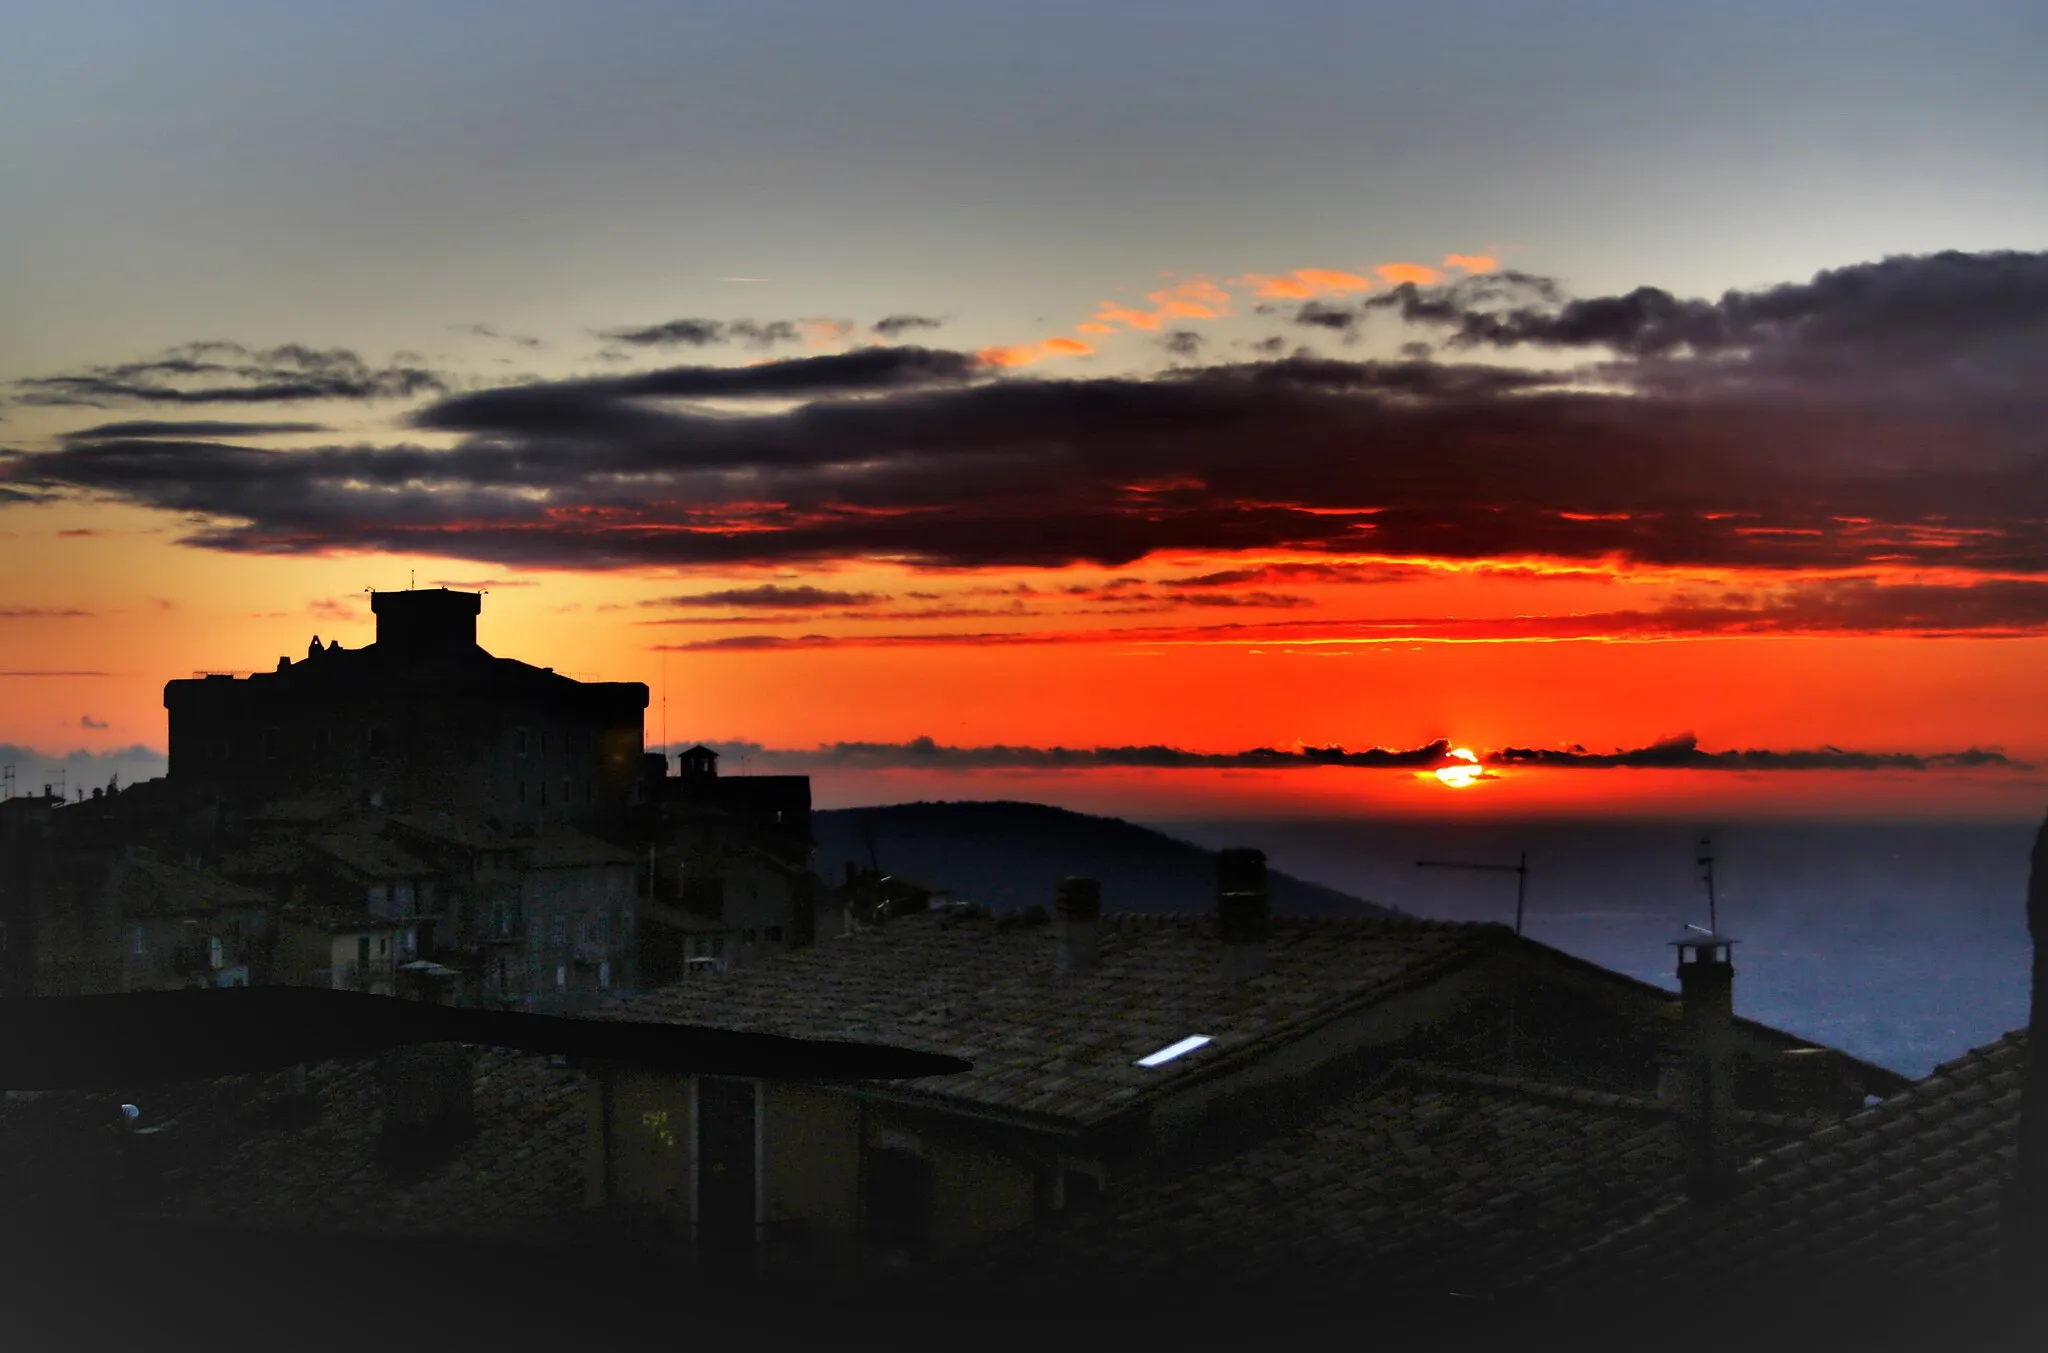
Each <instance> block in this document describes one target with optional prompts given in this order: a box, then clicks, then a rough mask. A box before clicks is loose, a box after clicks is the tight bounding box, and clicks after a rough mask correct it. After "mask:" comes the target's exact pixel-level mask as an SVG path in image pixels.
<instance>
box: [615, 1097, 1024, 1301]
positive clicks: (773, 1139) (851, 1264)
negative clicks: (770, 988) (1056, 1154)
mask: <svg viewBox="0 0 2048 1353" xmlns="http://www.w3.org/2000/svg"><path fill="white" fill-rule="evenodd" d="M605 1074H606V1075H607V1076H608V1078H609V1081H610V1085H611V1110H610V1112H611V1135H610V1137H609V1139H607V1137H606V1135H605V1132H604V1114H605V1108H604V1099H605V1095H604V1093H603V1091H602V1090H601V1089H600V1090H599V1092H598V1093H596V1094H593V1095H591V1096H590V1115H591V1116H590V1126H589V1133H588V1136H587V1138H586V1153H585V1167H586V1178H585V1190H584V1197H585V1200H586V1201H587V1202H588V1203H590V1204H591V1205H592V1206H598V1205H602V1204H604V1203H605V1201H606V1188H607V1183H609V1187H610V1190H611V1193H610V1199H611V1202H612V1205H613V1207H614V1208H615V1210H616V1211H617V1212H618V1213H619V1214H620V1215H621V1216H622V1217H623V1218H627V1219H630V1220H632V1221H634V1222H636V1223H637V1224H639V1225H640V1226H642V1227H649V1228H651V1229H653V1230H656V1231H658V1232H660V1233H662V1234H666V1235H669V1236H672V1237H673V1238H675V1239H676V1240H678V1241H680V1242H682V1243H684V1244H685V1245H687V1243H688V1241H689V1240H690V1237H691V1235H692V1231H693V1207H694V1192H693V1179H692V1172H693V1169H694V1165H693V1158H692V1150H693V1147H694V1144H695V1141H696V1137H695V1133H694V1124H693V1120H692V1117H691V1110H692V1105H693V1103H694V1100H693V1096H692V1092H691V1078H689V1077H684V1076H664V1075H657V1074H650V1073H644V1072H635V1071H624V1070H612V1071H609V1072H607V1073H605ZM760 1105H761V1109H760V1118H759V1141H760V1144H761V1154H760V1160H759V1166H758V1168H759V1171H760V1177H759V1197H760V1214H759V1217H758V1221H759V1222H760V1223H761V1226H760V1231H761V1236H760V1255H761V1258H762V1260H763V1262H764V1265H765V1266H766V1267H767V1268H768V1269H769V1271H770V1272H772V1273H773V1274H774V1275H775V1276H777V1277H780V1278H784V1279H795V1280H799V1281H808V1282H819V1283H836V1282H844V1281H848V1280H851V1279H854V1278H856V1277H858V1276H859V1275H860V1274H861V1273H863V1272H864V1271H873V1270H876V1269H878V1268H885V1267H887V1266H889V1265H890V1264H891V1263H892V1262H894V1261H895V1260H896V1259H897V1256H894V1255H892V1254H890V1253H887V1252H885V1251H883V1250H882V1249H879V1248H878V1247H876V1246H874V1245H871V1244H869V1243H868V1227H867V1220H868V1209H869V1207H870V1205H871V1204H872V1203H873V1202H874V1201H875V1199H874V1196H873V1192H872V1191H873V1188H874V1181H873V1179H872V1177H871V1167H872V1164H873V1157H872V1155H871V1154H870V1153H872V1152H875V1151H879V1150H882V1149H884V1148H885V1147H892V1146H893V1147H896V1148H899V1149H900V1148H903V1147H904V1146H906V1145H913V1146H914V1149H915V1152H916V1154H917V1156H918V1157H919V1159H920V1160H921V1161H922V1162H923V1164H924V1167H925V1168H926V1169H927V1170H928V1171H929V1179H930V1184H931V1204H932V1206H931V1210H930V1213H929V1216H928V1224H927V1229H926V1236H927V1243H926V1244H925V1246H923V1247H922V1252H921V1254H920V1255H918V1256H917V1257H918V1258H921V1259H927V1260H928V1259H931V1258H935V1257H938V1256H941V1255H944V1254H947V1253H951V1252H954V1251H957V1250H959V1249H962V1248H964V1247H967V1246H969V1245H973V1244H976V1243H978V1242H980V1241H982V1240H984V1239H987V1238H988V1237H990V1236H993V1235H996V1234H999V1233H1001V1232H1003V1231H1007V1230H1011V1229H1014V1228H1016V1227H1019V1226H1023V1225H1025V1224H1027V1223H1029V1222H1030V1221H1032V1220H1033V1219H1034V1218H1035V1217H1037V1216H1038V1215H1040V1213H1041V1211H1042V1208H1043V1204H1044V1201H1045V1200H1046V1199H1047V1198H1048V1197H1049V1196H1050V1187H1049V1186H1050V1178H1049V1167H1050V1162H1051V1161H1052V1159H1053V1155H1052V1153H1051V1151H1050V1149H1042V1150H1040V1151H1039V1152H1038V1153H1037V1154H1038V1155H1041V1156H1043V1157H1044V1159H1045V1161H1046V1166H1045V1167H1043V1168H1041V1167H1040V1166H1038V1165H1035V1164H1034V1163H1033V1152H1032V1151H1031V1150H1030V1149H1029V1148H1028V1147H1026V1146H1024V1145H1022V1144H1021V1143H1020V1144H1017V1145H1015V1146H1007V1147H1006V1144H1005V1143H1004V1142H1003V1140H1002V1133H1001V1132H990V1131H989V1130H988V1129H986V1128H984V1127H978V1126H973V1125H968V1124H965V1123H963V1122H961V1121H959V1120H957V1119H954V1118H952V1117H950V1116H948V1115H946V1114H943V1113H931V1112H927V1111H922V1110H917V1109H911V1108H906V1107H903V1106H899V1105H891V1104H886V1103H875V1102H872V1101H866V1100H864V1099H863V1098H861V1097H859V1096H856V1095H853V1094H849V1093H846V1092H844V1091H837V1090H832V1089H828V1088H824V1087H818V1086H808V1085H799V1084H787V1083H781V1082H769V1083H767V1084H766V1085H765V1087H764V1090H763V1092H762V1094H761V1099H760ZM607 1143H609V1147H610V1159H609V1168H610V1178H609V1181H607V1178H606V1166H607V1160H606V1156H607V1151H606V1147H607ZM905 1257H906V1258H907V1256H905Z"/></svg>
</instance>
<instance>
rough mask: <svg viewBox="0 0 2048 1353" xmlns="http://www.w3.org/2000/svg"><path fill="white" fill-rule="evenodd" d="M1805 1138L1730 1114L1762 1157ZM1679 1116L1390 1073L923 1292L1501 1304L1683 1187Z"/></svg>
mask: <svg viewBox="0 0 2048 1353" xmlns="http://www.w3.org/2000/svg"><path fill="white" fill-rule="evenodd" d="M1805 1127H1810V1124H1808V1125H1804V1126H1802V1125H1801V1124H1799V1123H1796V1122H1795V1121H1793V1120H1790V1119H1786V1118H1782V1117H1778V1116H1775V1115H1766V1114H1755V1113H1744V1114H1741V1115H1739V1123H1738V1132H1739V1133H1740V1138H1739V1141H1740V1144H1741V1146H1742V1147H1743V1148H1745V1149H1749V1150H1761V1149H1764V1148H1765V1147H1767V1146H1769V1145H1773V1144H1776V1143H1778V1142H1782V1141H1784V1140H1785V1139H1786V1138H1787V1137H1789V1136H1794V1135H1796V1134H1797V1133H1799V1132H1800V1131H1802V1130H1805ZM1683 1178H1684V1160H1683V1145H1682V1141H1681V1138H1680V1132H1679V1123H1678V1116H1677V1112H1676V1109H1675V1108H1674V1107H1673V1106H1672V1105H1670V1104H1668V1103H1664V1102H1660V1101H1658V1100H1654V1099H1644V1098H1639V1097H1635V1096H1629V1095H1617V1094H1609V1093H1606V1092H1603V1091H1597V1090H1586V1089H1578V1088H1571V1087H1562V1086H1552V1085H1545V1084H1539V1083H1536V1082H1532V1081H1527V1080H1519V1079H1510V1078H1506V1077H1500V1076H1490V1075H1483V1074H1478V1073H1473V1072H1461V1071H1453V1070H1449V1069H1445V1068H1441V1067H1435V1066H1427V1065H1422V1064H1418V1063H1413V1062H1403V1063H1398V1064H1397V1065H1396V1066H1395V1067H1394V1068H1393V1070H1392V1071H1390V1072H1389V1073H1388V1074H1387V1075H1386V1076H1384V1077H1382V1078H1381V1079H1380V1080H1379V1081H1378V1082H1376V1083H1375V1084H1374V1085H1372V1086H1371V1087H1369V1088H1367V1089H1366V1090H1363V1091H1361V1092H1360V1093H1358V1094H1356V1095H1354V1096H1352V1097H1351V1098H1349V1099H1347V1100H1345V1101H1343V1102H1342V1103H1340V1104H1339V1105H1338V1106H1336V1107H1335V1108H1333V1109H1331V1110H1329V1111H1326V1112H1325V1113H1323V1114H1322V1115H1320V1116H1318V1117H1317V1118H1315V1119H1313V1120H1312V1121H1310V1122H1309V1123H1307V1124H1305V1125H1304V1126H1302V1127H1301V1128H1300V1129H1298V1130H1296V1131H1294V1132H1291V1133H1289V1134H1286V1135H1283V1136H1280V1137H1277V1138H1274V1139H1272V1140H1270V1141H1267V1142H1265V1143H1262V1144H1260V1145H1258V1146H1255V1147H1253V1148H1252V1149H1250V1150H1247V1151H1244V1152H1242V1153H1240V1154H1237V1155H1234V1156H1231V1157H1229V1158H1228V1159H1225V1160H1222V1161H1219V1162H1216V1163H1214V1164H1211V1165H1208V1166H1206V1167H1204V1168H1201V1169H1197V1170H1194V1171H1191V1172H1187V1173H1184V1174H1179V1175H1175V1176H1170V1177H1163V1178H1158V1179H1155V1180H1153V1181H1150V1182H1138V1183H1136V1184H1134V1185H1132V1186H1130V1187H1129V1188H1128V1189H1127V1191H1123V1192H1119V1193H1113V1194H1112V1195H1111V1198H1110V1201H1109V1203H1108V1204H1107V1205H1105V1206H1104V1207H1102V1208H1100V1209H1097V1210H1092V1211H1085V1212H1073V1213H1067V1214H1062V1215H1059V1216H1057V1217H1055V1218H1053V1219H1051V1220H1050V1221H1048V1222H1046V1223H1043V1224H1040V1225H1038V1226H1034V1227H1032V1228H1030V1229H1028V1230H1026V1231H1025V1232H1023V1233H1020V1234H1017V1235H1014V1236H1011V1237H1008V1238H1005V1239H1003V1240H1001V1241H998V1242H995V1243H994V1244H992V1245H991V1246H988V1247H986V1248H984V1249H982V1250H979V1251H976V1252H974V1253H972V1254H970V1255H968V1256H967V1257H966V1258H965V1259H964V1260H962V1261H961V1262H959V1263H957V1264H953V1265H948V1266H945V1267H944V1268H943V1269H941V1270H939V1271H937V1272H935V1273H933V1274H930V1275H927V1276H926V1278H924V1279H922V1280H920V1281H921V1282H924V1283H929V1284H930V1285H931V1286H932V1287H933V1288H935V1289H937V1290H942V1291H948V1292H951V1293H953V1294H954V1295H955V1296H958V1297H962V1298H965V1299H966V1300H969V1301H983V1300H988V1299H990V1298H991V1297H992V1296H993V1295H996V1294H998V1293H1000V1292H1002V1291H1003V1290H1004V1288H1005V1286H1006V1285H1008V1284H1012V1283H1019V1282H1021V1283H1024V1284H1026V1285H1028V1286H1029V1287H1030V1288H1031V1289H1032V1290H1035V1291H1038V1292H1041V1293H1048V1292H1052V1291H1055V1290H1056V1291H1058V1292H1060V1293H1061V1294H1062V1296H1063V1298H1074V1299H1079V1300H1082V1301H1086V1300H1088V1299H1090V1298H1114V1299H1117V1300H1120V1301H1130V1300H1143V1301H1155V1300H1167V1301H1179V1300H1189V1299H1195V1298H1197V1297H1199V1298H1200V1299H1203V1300H1207V1299H1210V1298H1225V1299H1228V1298H1230V1297H1234V1296H1246V1295H1252V1294H1258V1293H1265V1294H1269V1295H1272V1294H1278V1293H1281V1292H1283V1291H1290V1290H1291V1291H1293V1292H1295V1293H1308V1294H1312V1293H1315V1292H1326V1293H1329V1294H1332V1295H1336V1294H1345V1293H1355V1292H1357V1291H1359V1290H1360V1289H1363V1288H1367V1287H1373V1288H1378V1289H1380V1290H1385V1291H1393V1290H1401V1291H1404V1292H1410V1293H1414V1294H1425V1295H1426V1294H1431V1293H1433V1294H1436V1295H1442V1294H1444V1293H1447V1292H1458V1293H1463V1294H1467V1295H1477V1294H1484V1293H1487V1292H1490V1291H1492V1290H1494V1289H1495V1288H1496V1287H1497V1286H1498V1285H1499V1284H1500V1283H1501V1281H1502V1278H1503V1275H1505V1274H1508V1273H1511V1272H1512V1271H1513V1270H1515V1269H1516V1268H1517V1267H1518V1266H1519V1265H1521V1264H1524V1263H1526V1262H1527V1257H1528V1256H1529V1255H1531V1254H1541V1253H1547V1252H1554V1251H1555V1249H1556V1248H1557V1247H1558V1246H1560V1245H1571V1244H1574V1243H1582V1242H1583V1241H1584V1240H1585V1239H1586V1238H1588V1237H1590V1236H1593V1235H1597V1234H1599V1233H1600V1231H1601V1230H1602V1229H1603V1228H1605V1227H1610V1226H1612V1225H1613V1224H1615V1222H1616V1221H1617V1220H1618V1219H1620V1218H1623V1217H1629V1216H1636V1215H1640V1213H1641V1212H1642V1210H1643V1209H1644V1208H1646V1207H1647V1206H1649V1205H1651V1204H1652V1203H1654V1202H1655V1201H1657V1200H1658V1199H1661V1198H1665V1197H1668V1196H1671V1195H1672V1194H1674V1193H1675V1191H1676V1190H1678V1189H1680V1188H1682V1187H1683Z"/></svg>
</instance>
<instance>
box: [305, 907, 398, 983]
mask: <svg viewBox="0 0 2048 1353" xmlns="http://www.w3.org/2000/svg"><path fill="white" fill-rule="evenodd" d="M278 930H279V945H278V971H279V977H280V979H281V981H282V982H283V983H284V984H285V985H287V986H302V987H327V988H330V989H332V990H335V991H366V992H369V993H370V994H371V995H373V996H394V995H397V994H398V968H399V965H400V964H401V963H404V962H408V961H410V960H411V959H412V957H413V956H414V953H415V949H414V945H413V931H412V928H411V927H410V926H409V925H408V924H407V923H406V922H404V921H402V920H399V919H397V918H395V917H390V916H375V915H372V914H371V913H370V912H368V911H366V910H364V909H362V908H360V907H325V906H317V905H309V906H299V907H286V908H285V909H284V910H283V911H282V912H280V913H279V919H278Z"/></svg>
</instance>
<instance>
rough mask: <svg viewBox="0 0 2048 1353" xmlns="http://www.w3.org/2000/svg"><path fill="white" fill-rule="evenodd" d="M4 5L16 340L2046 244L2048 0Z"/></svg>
mask: <svg viewBox="0 0 2048 1353" xmlns="http://www.w3.org/2000/svg"><path fill="white" fill-rule="evenodd" d="M6 28H7V38H6V40H5V42H4V43H0V175H4V182H5V185H6V187H5V190H4V191H5V195H6V202H7V206H6V210H5V211H4V212H0V313H5V314H6V315H7V317H8V320H9V322H8V323H7V324H6V325H5V326H4V327H0V376H4V377H8V378H20V377H28V376H34V375H36V374H38V373H40V372H46V371H55V370H62V369H70V368H74V367H77V366H78V365H80V364H83V363H105V362H117V361H122V360H128V359H132V358H134V357H137V356H140V355H144V354H148V353H152V352H156V351H159V350H161V349H163V348H165V347H168V346H170V345H173V344H177V343H181V342H186V341H189V340H194V339H213V338H220V339H232V340H235V341H239V342H243V343H249V344H275V343H285V342H299V343H311V344H315V345H333V346H347V347H352V348H356V349H359V350H362V351H364V352H365V353H366V354H371V355H375V356H376V357H377V358H378V359H380V360H381V359H382V357H383V356H385V355H388V354H389V353H390V352H391V351H393V350H397V349H412V350H416V351H419V352H421V353H423V354H425V355H426V356H428V357H429V358H433V359H436V360H437V361H440V360H452V361H454V362H455V363H456V364H458V365H460V364H462V363H463V362H469V363H473V364H474V365H475V368H476V369H477V370H479V371H480V372H481V371H488V370H490V369H492V366H493V364H495V366H496V369H498V370H506V369H507V365H508V364H507V362H506V361H504V360H501V359H507V358H509V359H510V360H511V363H513V364H517V365H519V366H522V367H525V368H531V369H534V370H536V371H542V372H548V371H560V370H561V369H563V367H564V366H573V365H578V364H583V363H587V362H588V360H589V359H590V356H591V353H592V350H593V348H594V346H595V345H594V344H593V343H592V342H591V340H590V331H591V330H593V329H596V328H601V327H610V326H622V325H633V324H651V323H657V322H661V321H665V320H669V319H672V318H674V317H675V316H678V315H706V316H713V317H746V316H754V315H760V316H766V317H779V316H785V315H787V316H801V315H845V316H850V317H858V318H860V319H862V320H863V321H864V322H865V321H868V320H871V319H873V318H877V317H880V316H882V315H885V314H889V313H894V312H911V313H918V314H924V315H930V316H942V317H945V318H947V319H948V320H949V322H950V323H949V328H948V331H947V334H946V342H947V344H948V346H956V347H960V346H973V345H976V344H982V343H998V342H1003V343H1008V342H1024V341H1030V340H1032V339H1034V338H1039V337H1043V336H1045V335H1047V334H1051V333H1063V332H1067V331H1069V330H1070V329H1071V326H1072V325H1073V323H1074V322H1075V321H1076V320H1077V319H1085V318H1086V317H1087V314H1088V312H1089V311H1090V310H1091V309H1092V307H1094V306H1095V305H1096V304H1097V303H1098V302H1099V301H1101V300H1103V299H1118V300H1135V299H1136V298H1137V297H1138V296H1140V295H1141V294H1142V293H1143V291H1144V290H1145V289H1146V288H1147V287H1156V286H1158V285H1159V282H1158V279H1159V277H1160V274H1161V273H1162V271H1166V270H1171V271H1173V272H1176V273H1178V274H1180V275H1182V276H1190V275H1210V276H1223V277H1228V276H1231V275H1234V274H1241V273H1244V272H1248V271H1267V272H1273V271H1286V270H1289V269H1293V268H1298V267H1328V268H1343V267H1369V266H1372V265H1375V264H1379V263H1383V262H1386V261H1389V260H1398V259H1419V260H1423V261H1430V262H1433V261H1435V260H1437V259H1439V258H1441V256H1442V255H1443V254H1444V253H1446V252H1448V251H1461V252H1468V253H1477V252H1489V253H1493V254H1496V255H1498V256H1500V257H1501V258H1502V259H1503V261H1505V262H1507V263H1509V264H1510V265H1512V266H1517V267H1526V268H1529V269H1531V270H1533V271H1537V272H1540V273H1542V274H1544V275H1547V276H1551V277H1556V278H1559V279H1562V280H1563V281H1565V282H1566V283H1568V284H1569V285H1571V286H1572V287H1573V288H1575V289H1577V290H1579V291H1581V292H1585V293H1593V292H1597V291H1610V290H1625V289H1627V288H1629V287H1632V286H1636V285H1642V284H1651V285H1657V286H1662V287H1665V288H1668V289H1671V290H1673V291H1676V292H1678V293H1680V294H1715V293H1718V292H1719V291H1720V290H1721V289H1723V288H1727V287H1748V286H1755V285H1760V284H1765V283H1772V282H1778V281H1783V280H1788V279H1798V278H1802V277H1806V276H1809V275H1811V274H1812V273H1813V272H1814V271H1815V270H1817V269H1820V268H1824V267H1832V266H1838V265H1844V264H1850V263H1855V262H1860V261H1866V260H1871V259H1876V258H1879V257H1882V256H1884V255H1887V254H1893V253H1921V252H1928V251H1933V250H1940V249H1963V250H1975V249H1997V248H2018V249H2030V248H2038V247H2040V246H2041V245H2042V244H2044V243H2048V169H2044V167H2043V166H2044V157H2043V155H2042V148H2041V141H2040V130H2041V128H2042V127H2044V126H2048V92H2044V91H2048V81H2044V80H2043V79H2042V78H2041V73H2040V56H2041V53H2042V52H2044V51H2048V7H2043V6H2041V5H2040V4H2038V3H2010V4H1991V3H1967V2H1963V3H1957V2H1956V0H1948V2H1946V3H1921V4H1912V5H1907V4H1898V3H1880V2H1879V0H1857V2H1855V3H1774V4H1747V3H1717V4H1712V5H1707V4H1697V5H1678V4H1655V3H1630V4H1608V3H1571V4H1539V3H1530V2H1527V0H1523V2H1519V3H1499V2H1496V3H1474V2H1470V0H1467V2H1464V3H1442V4H1435V5H1430V6H1416V5H1410V4H1399V5H1389V4H1367V3H1357V2H1356V0H1354V2H1353V3H1341V4H1311V3H1275V2H1273V0H1264V2H1262V3H1257V4H1253V3H1234V4H1228V5H1220V4H1212V3H1176V4H1165V3H1143V4H1134V3H1125V4H1104V3H1101V0H1094V2H1092V3H1080V4H1070V3H1035V4H1031V5H1024V6H994V5H965V6H963V5H959V4H937V3H904V2H892V3H883V2H882V0H864V3H860V4H854V3H843V2H842V3H816V2H810V3H781V2H779V0H744V3H727V2H726V0H693V3H689V4H669V3H622V2H620V0H584V2H583V3H575V4H570V3H550V4H534V3H522V2H517V0H488V2H484V0H476V2H470V3H460V2H456V0H449V2H447V3H437V4H432V5H420V4H417V3H413V2H412V0H406V2H405V3H398V2H396V0H347V2H346V3H341V2H336V3H328V2H325V0H322V2H319V3H315V2H313V0H295V2H294V3H291V4H285V5H278V4H273V3H253V2H251V3H224V2H221V0H179V2H176V3H172V2H167V0H14V3H13V4H11V5H9V6H8V19H7V23H6ZM723 278H750V279H751V278H758V279H763V280H759V281H744V282H741V281H723V280H720V279H723ZM473 324H486V325H489V326H492V327H493V328H494V329H496V330H498V331H500V332H503V333H507V334H525V335H531V336H535V337H538V338H540V339H542V340H543V344H542V346H540V347H528V348H517V347H514V346H512V345H509V344H503V345H499V346H497V347H493V346H492V345H491V342H490V340H488V339H485V338H483V337H481V336H479V335H477V334H473V333H469V332H467V331H466V330H467V326H469V325H473Z"/></svg>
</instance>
